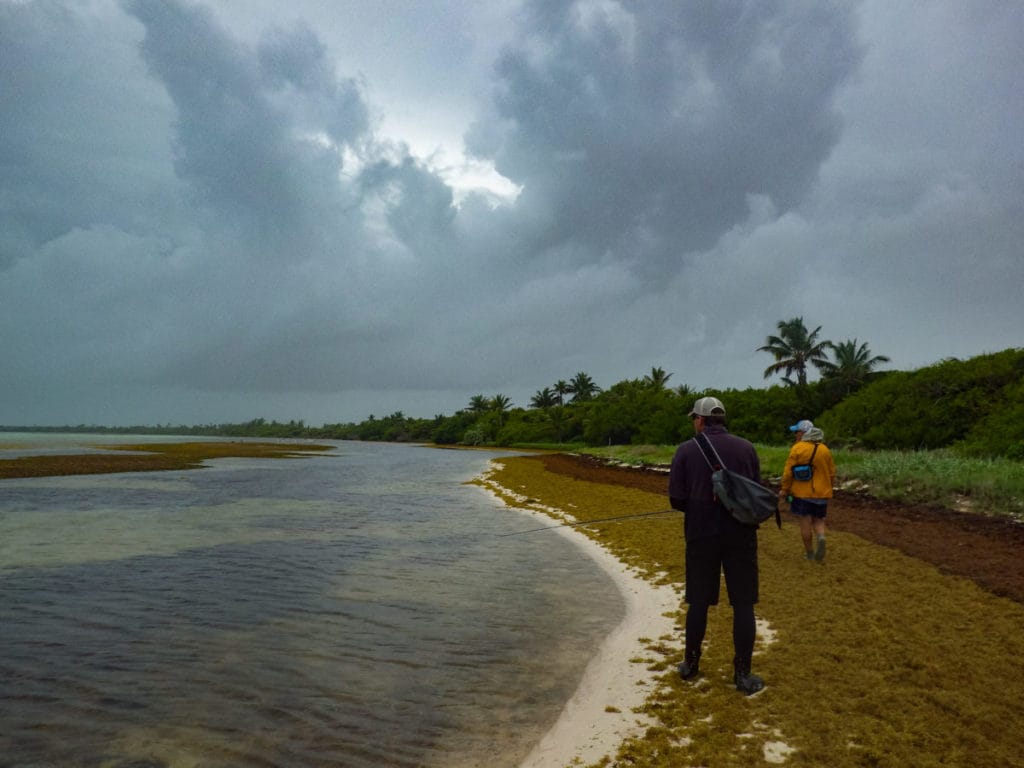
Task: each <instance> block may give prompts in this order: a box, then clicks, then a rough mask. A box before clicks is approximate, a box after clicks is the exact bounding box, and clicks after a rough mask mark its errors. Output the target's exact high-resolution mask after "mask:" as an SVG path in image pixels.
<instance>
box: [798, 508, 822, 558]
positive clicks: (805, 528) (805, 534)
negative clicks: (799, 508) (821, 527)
mask: <svg viewBox="0 0 1024 768" xmlns="http://www.w3.org/2000/svg"><path fill="white" fill-rule="evenodd" d="M798 519H799V520H800V538H801V539H803V542H804V552H806V553H807V554H808V556H810V555H811V554H813V552H814V528H813V524H814V518H812V517H811V516H810V515H800V516H799V517H798ZM822 522H823V523H824V521H822Z"/></svg>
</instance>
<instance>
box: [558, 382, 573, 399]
mask: <svg viewBox="0 0 1024 768" xmlns="http://www.w3.org/2000/svg"><path fill="white" fill-rule="evenodd" d="M570 392H572V389H570V388H569V385H568V383H566V381H565V379H559V380H558V381H556V382H555V394H556V395H558V404H559V405H564V404H565V396H566V395H568V394H569V393H570Z"/></svg>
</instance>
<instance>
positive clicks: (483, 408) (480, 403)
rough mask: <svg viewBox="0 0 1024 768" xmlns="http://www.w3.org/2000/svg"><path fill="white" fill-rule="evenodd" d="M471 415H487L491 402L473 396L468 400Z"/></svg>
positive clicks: (482, 397)
mask: <svg viewBox="0 0 1024 768" xmlns="http://www.w3.org/2000/svg"><path fill="white" fill-rule="evenodd" d="M468 410H469V411H470V412H472V413H477V414H480V413H487V411H489V410H491V401H490V400H488V399H487V398H486V397H484V396H483V395H473V396H472V397H471V398H469V409H468Z"/></svg>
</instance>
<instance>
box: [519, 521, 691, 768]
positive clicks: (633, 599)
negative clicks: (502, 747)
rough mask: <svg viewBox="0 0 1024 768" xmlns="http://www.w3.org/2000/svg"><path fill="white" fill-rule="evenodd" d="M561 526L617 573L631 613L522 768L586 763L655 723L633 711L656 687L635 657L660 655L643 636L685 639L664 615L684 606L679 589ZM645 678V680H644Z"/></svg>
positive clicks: (612, 751) (613, 574)
mask: <svg viewBox="0 0 1024 768" xmlns="http://www.w3.org/2000/svg"><path fill="white" fill-rule="evenodd" d="M556 530H557V531H558V533H559V534H561V535H563V536H566V537H568V538H569V539H570V540H572V541H573V542H574V543H575V544H577V545H578V546H579V547H581V548H582V549H583V550H584V551H585V552H586V553H587V554H588V555H589V556H590V557H592V558H593V559H594V561H595V562H597V563H598V565H600V566H601V567H602V568H603V569H604V571H605V572H606V573H607V574H608V575H609V576H610V577H611V578H612V580H613V581H614V582H615V584H616V586H618V588H619V591H620V592H621V593H622V596H623V598H624V599H625V602H626V615H625V617H624V618H623V620H622V622H621V623H620V624H619V625H618V626H617V627H616V628H615V629H614V630H613V631H612V633H611V634H610V635H608V637H607V638H605V640H604V642H603V643H602V644H601V646H600V648H599V649H598V651H597V654H596V655H595V656H594V658H593V659H591V660H590V663H589V664H588V665H587V668H586V671H585V672H584V673H583V679H582V680H581V681H580V684H579V687H578V688H577V689H576V692H575V693H574V694H573V696H572V698H571V699H569V701H568V703H567V704H566V705H565V708H564V709H563V710H562V714H561V715H560V716H559V718H558V720H557V721H556V722H555V724H554V726H552V728H551V729H550V730H549V731H548V732H547V733H546V734H545V735H544V737H543V738H542V739H541V740H540V742H539V743H538V744H537V746H536V747H534V749H533V751H532V752H531V753H530V754H529V755H527V757H526V759H525V760H523V762H522V763H520V768H564V767H565V766H567V765H569V764H570V763H571V762H572V761H573V759H574V758H577V757H578V758H580V759H581V760H582V762H583V764H585V765H586V764H590V763H594V762H597V761H598V760H600V759H601V758H602V757H604V756H605V755H614V754H615V752H616V750H617V749H618V747H619V744H621V743H622V742H623V741H624V740H625V739H626V738H628V737H630V736H633V735H636V734H638V733H640V732H642V730H643V729H644V728H646V727H647V726H648V725H650V724H651V721H650V720H649V719H648V718H647V717H646V716H645V715H642V714H636V713H635V712H633V711H632V709H633V708H634V707H639V706H640V705H642V704H643V703H644V701H645V700H646V698H647V696H648V694H649V693H650V692H651V691H652V689H653V685H654V677H655V673H653V672H649V671H648V670H647V665H645V664H637V663H633V662H631V661H630V659H633V658H645V659H646V658H652V657H654V658H657V655H656V654H652V652H651V651H650V650H648V649H647V648H645V647H644V644H643V643H641V642H639V639H640V638H641V637H644V638H649V639H651V640H657V639H658V638H660V637H662V636H666V635H670V636H672V637H673V640H672V641H667V642H666V644H667V645H677V646H679V645H680V641H681V638H679V637H678V635H679V633H678V631H677V630H676V629H675V622H674V620H673V619H671V618H668V617H667V616H665V615H664V614H666V613H669V612H672V611H675V610H677V609H678V607H679V602H680V596H679V595H678V594H676V592H675V590H674V589H672V588H671V587H667V586H655V585H653V584H651V583H650V582H648V581H645V580H644V579H642V578H640V577H639V576H638V575H637V574H636V572H635V571H633V570H630V569H629V568H627V567H626V565H624V564H623V563H622V562H621V561H620V560H618V559H617V558H616V557H615V556H614V555H612V554H611V553H610V552H609V551H608V550H606V549H604V548H603V547H602V546H601V545H600V544H598V543H597V542H596V541H594V540H593V539H590V538H588V537H587V536H585V535H584V534H583V533H581V532H579V531H578V530H574V529H573V528H558V529H556ZM640 681H642V684H638V683H640ZM608 708H614V709H615V710H617V711H607V710H608Z"/></svg>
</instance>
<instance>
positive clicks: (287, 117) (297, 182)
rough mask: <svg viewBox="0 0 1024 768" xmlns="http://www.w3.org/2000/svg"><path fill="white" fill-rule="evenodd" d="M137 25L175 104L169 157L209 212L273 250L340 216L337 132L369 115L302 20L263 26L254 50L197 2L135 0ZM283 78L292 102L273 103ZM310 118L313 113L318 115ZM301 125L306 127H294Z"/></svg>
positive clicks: (349, 136) (353, 135)
mask: <svg viewBox="0 0 1024 768" xmlns="http://www.w3.org/2000/svg"><path fill="white" fill-rule="evenodd" d="M127 8H128V9H129V10H130V11H131V12H132V13H133V14H134V15H135V16H136V17H137V18H138V19H139V20H140V21H141V22H142V23H143V24H144V25H145V27H146V36H145V40H144V41H143V43H142V51H143V54H144V56H145V59H146V61H147V63H148V64H149V66H150V67H151V68H152V70H153V72H154V74H155V75H156V76H157V77H159V78H160V81H161V82H162V83H163V84H164V86H165V87H166V89H167V92H168V93H169V94H170V96H171V98H172V100H173V101H174V104H175V106H176V108H177V119H176V122H175V134H176V138H175V163H174V167H175V170H176V171H177V173H178V175H179V176H180V177H181V178H182V179H184V180H186V181H188V182H190V183H191V184H192V185H193V186H194V187H195V189H197V190H198V191H199V192H200V194H201V195H202V199H203V202H204V203H206V204H207V205H208V206H209V207H210V208H211V209H212V211H213V212H214V213H215V214H217V215H225V216H227V217H229V219H230V220H231V221H233V222H234V223H235V224H237V226H238V227H239V230H240V231H241V232H243V233H245V234H247V235H250V236H251V237H252V242H255V243H260V244H261V246H262V247H264V248H267V247H268V246H269V249H271V250H273V251H274V252H275V255H276V256H278V257H281V256H283V255H284V252H285V251H286V250H296V249H297V250H298V251H299V253H300V255H305V254H303V253H302V252H303V251H304V250H305V249H307V248H309V247H311V246H313V247H315V244H316V239H315V238H313V239H312V242H311V238H310V233H311V232H315V231H316V230H317V229H318V228H319V226H320V222H321V221H322V219H323V217H324V216H326V215H331V216H338V215H340V214H341V211H342V207H343V204H344V199H343V197H342V195H341V194H340V192H341V190H340V189H339V186H338V181H337V179H338V173H339V171H340V170H341V168H342V158H341V150H342V148H343V147H341V146H338V145H337V144H333V145H331V144H324V143H321V142H318V141H316V140H315V136H312V135H309V133H311V132H313V131H324V132H325V133H326V134H327V135H328V136H329V137H330V138H331V139H332V140H334V141H335V142H338V141H340V142H342V143H348V142H352V141H356V140H358V139H359V138H360V136H361V135H362V134H363V132H364V131H365V130H366V127H367V113H366V108H365V106H364V105H363V103H362V101H361V99H360V97H359V94H358V91H357V89H356V88H355V86H354V85H353V84H352V83H351V82H344V83H340V84H339V83H338V82H336V80H335V79H334V78H333V76H332V74H331V69H330V63H329V62H328V61H327V60H326V58H325V52H324V48H323V46H322V45H321V44H320V42H319V41H318V40H317V38H316V37H315V35H313V34H312V33H311V32H310V31H309V30H307V29H303V28H298V29H296V30H294V31H292V32H291V33H290V34H289V33H284V32H280V31H276V32H274V33H271V34H270V35H269V36H268V37H267V38H266V40H265V42H264V44H263V45H262V46H261V48H260V51H259V54H258V55H257V54H256V52H254V51H251V50H249V49H247V48H245V47H244V46H241V45H240V44H238V43H236V42H235V41H233V40H232V39H230V38H229V37H228V35H227V34H226V33H225V32H224V31H223V30H222V29H221V28H220V27H219V26H218V24H217V23H216V22H215V21H214V19H213V17H212V15H211V14H210V13H209V12H208V11H207V10H205V9H204V8H201V7H198V6H196V7H189V6H185V5H179V4H176V3H171V2H160V1H158V0H133V1H132V2H129V3H128V4H127ZM286 86H290V88H291V91H292V92H293V93H292V94H288V95H291V96H292V98H293V99H294V100H295V101H297V102H299V103H300V105H301V106H303V107H306V106H309V105H312V109H311V110H310V111H313V110H315V112H317V113H319V114H313V115H310V117H312V118H314V120H311V121H310V122H309V123H303V122H300V121H299V120H297V119H296V116H297V115H298V116H300V117H304V115H302V114H301V112H299V111H298V110H296V109H294V108H292V109H288V108H287V107H288V106H292V105H287V104H285V105H281V106H279V105H278V104H277V103H275V100H274V98H273V97H274V96H275V95H276V94H278V93H280V92H281V91H282V90H283V89H284V88H285V87H286ZM315 118H319V120H316V119H315ZM303 132H308V133H306V135H303Z"/></svg>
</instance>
